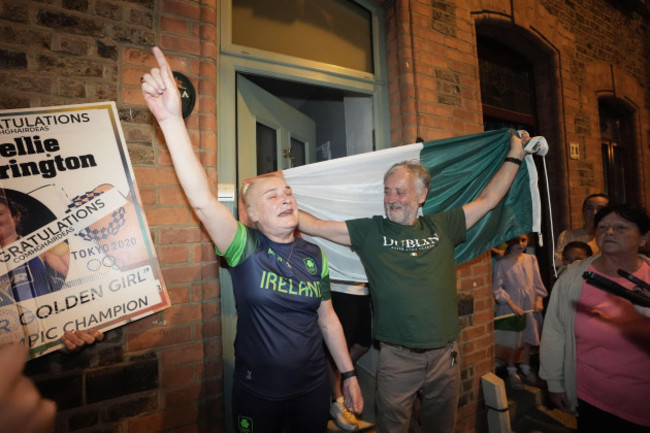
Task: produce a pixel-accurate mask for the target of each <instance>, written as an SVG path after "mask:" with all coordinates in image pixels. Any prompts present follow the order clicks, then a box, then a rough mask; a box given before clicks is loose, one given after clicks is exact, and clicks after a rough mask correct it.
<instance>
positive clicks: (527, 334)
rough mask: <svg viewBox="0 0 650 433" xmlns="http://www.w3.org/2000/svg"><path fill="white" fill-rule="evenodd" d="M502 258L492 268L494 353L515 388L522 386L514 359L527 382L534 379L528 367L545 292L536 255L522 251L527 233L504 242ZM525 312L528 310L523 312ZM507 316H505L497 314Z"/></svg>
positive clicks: (539, 327) (537, 340)
mask: <svg viewBox="0 0 650 433" xmlns="http://www.w3.org/2000/svg"><path fill="white" fill-rule="evenodd" d="M507 244H508V247H507V249H506V253H505V254H504V257H503V258H502V259H501V260H499V261H498V262H497V263H496V264H495V265H494V269H493V286H492V288H493V293H494V299H495V301H496V303H495V311H494V316H495V323H494V327H495V333H494V341H495V343H496V345H497V356H498V357H501V358H503V360H504V361H506V362H507V369H508V381H509V383H510V386H511V387H512V388H515V389H521V388H523V383H522V381H521V377H520V376H519V375H518V374H517V365H516V363H517V361H518V360H519V359H521V357H522V352H523V360H522V363H521V364H519V368H520V369H521V372H522V373H523V374H524V376H525V377H526V380H527V381H528V382H529V383H532V384H535V383H536V382H537V375H536V374H535V373H534V372H533V371H532V370H531V367H530V352H531V348H532V347H536V346H539V341H540V333H541V329H542V320H543V319H542V314H541V311H542V310H543V309H544V304H543V299H544V298H545V297H546V296H547V295H548V292H547V291H546V288H545V287H544V283H542V279H541V276H540V272H539V265H538V263H537V258H536V257H535V256H534V255H532V254H526V253H525V251H526V247H527V246H528V235H521V236H517V237H516V238H514V239H511V240H509V241H508V242H507ZM527 312H528V313H527ZM504 315H511V317H509V318H506V319H498V317H499V316H504Z"/></svg>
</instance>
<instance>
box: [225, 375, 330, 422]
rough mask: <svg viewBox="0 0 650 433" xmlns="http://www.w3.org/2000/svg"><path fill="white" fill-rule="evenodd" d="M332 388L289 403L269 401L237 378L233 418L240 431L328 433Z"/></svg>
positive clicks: (325, 383) (323, 385)
mask: <svg viewBox="0 0 650 433" xmlns="http://www.w3.org/2000/svg"><path fill="white" fill-rule="evenodd" d="M330 401H331V400H330V386H329V382H328V381H327V380H323V381H322V382H321V384H320V385H318V386H317V387H316V388H314V389H312V390H311V391H308V392H306V393H304V394H302V395H299V396H296V397H293V398H290V399H288V400H277V401H276V400H268V399H265V398H262V397H259V396H257V395H256V394H253V393H252V392H250V391H248V390H246V389H245V388H244V387H243V386H241V384H240V383H239V381H238V380H237V379H235V381H234V383H233V386H232V417H233V422H234V426H235V431H236V432H250V433H258V432H261V433H286V432H289V433H307V432H308V433H312V432H313V433H327V420H328V419H329V409H330Z"/></svg>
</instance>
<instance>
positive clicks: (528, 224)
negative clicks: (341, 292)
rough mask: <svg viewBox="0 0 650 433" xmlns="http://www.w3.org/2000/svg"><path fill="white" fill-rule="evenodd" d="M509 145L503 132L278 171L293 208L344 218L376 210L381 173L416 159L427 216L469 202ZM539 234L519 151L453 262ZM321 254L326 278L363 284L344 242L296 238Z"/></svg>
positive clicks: (530, 175) (533, 193)
mask: <svg viewBox="0 0 650 433" xmlns="http://www.w3.org/2000/svg"><path fill="white" fill-rule="evenodd" d="M509 149H510V132H509V130H507V129H502V130H499V131H489V132H484V133H480V134H474V135H467V136H463V137H456V138H449V139H444V140H435V141H429V142H425V143H415V144H411V145H406V146H399V147H393V148H390V149H385V150H380V151H376V152H369V153H363V154H359V155H354V156H348V157H345V158H339V159H333V160H329V161H323V162H319V163H316V164H310V165H306V166H301V167H296V168H292V169H288V170H284V171H282V174H283V176H284V178H285V180H286V181H287V183H288V184H289V185H290V186H291V188H292V189H293V193H294V195H295V196H296V199H297V201H298V206H299V207H300V209H303V210H305V211H307V212H309V213H311V214H313V215H315V216H317V217H319V218H322V219H327V220H337V221H342V220H347V219H353V218H362V217H370V216H373V215H383V214H384V208H383V191H384V187H383V177H384V173H385V172H386V170H387V169H388V168H389V167H390V166H391V165H393V164H394V163H396V162H400V161H404V160H407V159H418V160H420V161H421V162H422V163H423V164H424V165H425V166H426V167H427V168H428V169H429V172H430V173H431V176H432V185H431V191H429V195H428V197H427V201H426V202H425V204H424V206H423V209H422V211H423V212H424V213H425V214H428V213H435V212H439V211H443V210H446V209H451V208H453V207H457V206H462V205H463V204H465V203H468V202H470V201H472V200H474V199H475V198H476V197H477V196H478V194H479V193H480V191H481V190H482V189H483V187H484V186H485V185H486V184H487V183H488V181H489V180H490V179H491V178H492V176H493V175H494V173H496V171H497V170H498V169H499V167H501V164H503V160H504V158H505V156H506V154H507V153H508V150H509ZM539 231H540V201H539V191H538V188H537V171H536V169H535V164H534V162H533V160H532V157H531V156H526V158H525V162H524V164H522V168H521V169H520V170H519V173H518V174H517V177H516V178H515V181H514V184H513V186H512V188H511V189H510V191H509V193H508V195H507V196H506V197H505V198H504V199H503V200H502V202H501V203H500V204H499V206H498V207H497V208H495V209H494V210H492V211H491V212H490V213H488V214H487V215H486V216H485V217H483V219H482V220H481V221H479V222H478V224H476V225H475V226H474V227H472V229H470V230H469V232H468V233H467V241H466V242H465V243H463V244H461V245H459V246H458V247H457V248H456V264H461V263H464V262H466V261H468V260H471V259H473V258H474V257H476V256H478V255H480V254H483V253H484V252H485V251H487V250H488V249H490V248H492V247H494V246H496V245H498V244H500V243H501V242H504V241H506V240H508V239H511V238H513V237H515V236H518V235H520V234H522V233H528V232H539ZM304 237H305V239H308V240H310V241H312V242H315V243H317V244H318V245H320V247H321V248H322V249H323V250H324V251H325V254H326V255H327V258H328V260H329V262H330V276H331V278H333V279H337V280H350V281H367V279H366V275H365V273H364V271H363V266H362V265H361V262H360V261H359V258H358V257H357V256H356V254H355V253H354V252H352V251H351V250H350V248H348V247H343V246H340V245H337V244H334V243H332V242H329V241H326V240H323V239H320V238H312V237H309V236H306V235H304Z"/></svg>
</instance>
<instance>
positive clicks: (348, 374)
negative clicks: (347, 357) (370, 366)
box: [341, 368, 357, 382]
mask: <svg viewBox="0 0 650 433" xmlns="http://www.w3.org/2000/svg"><path fill="white" fill-rule="evenodd" d="M356 375H357V371H356V370H355V369H354V368H353V369H352V370H350V371H345V372H343V373H341V382H343V381H344V380H346V379H349V378H351V377H356Z"/></svg>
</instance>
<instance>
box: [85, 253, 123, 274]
mask: <svg viewBox="0 0 650 433" xmlns="http://www.w3.org/2000/svg"><path fill="white" fill-rule="evenodd" d="M121 267H124V260H122V259H120V258H117V257H115V256H110V255H108V256H104V257H103V258H101V259H90V260H88V262H86V268H88V270H89V271H91V272H97V273H99V274H106V273H108V272H110V271H112V270H115V271H119V270H120V268H121Z"/></svg>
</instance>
